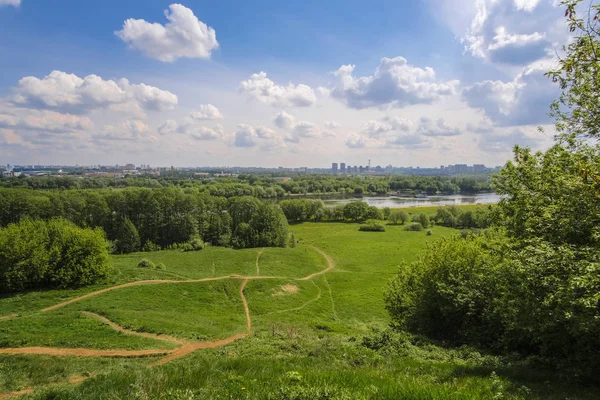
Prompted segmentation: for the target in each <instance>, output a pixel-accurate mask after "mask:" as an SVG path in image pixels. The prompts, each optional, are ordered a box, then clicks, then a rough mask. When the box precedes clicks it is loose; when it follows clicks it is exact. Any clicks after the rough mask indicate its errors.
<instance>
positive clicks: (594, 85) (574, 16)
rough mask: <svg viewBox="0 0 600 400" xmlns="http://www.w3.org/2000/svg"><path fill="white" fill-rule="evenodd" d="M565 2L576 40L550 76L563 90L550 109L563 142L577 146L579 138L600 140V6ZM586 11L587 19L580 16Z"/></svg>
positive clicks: (574, 1)
mask: <svg viewBox="0 0 600 400" xmlns="http://www.w3.org/2000/svg"><path fill="white" fill-rule="evenodd" d="M582 3H583V1H582V0H564V1H562V3H561V4H562V5H563V6H565V8H566V11H565V16H566V17H567V23H568V25H569V29H570V31H571V32H573V33H574V34H575V35H574V38H573V40H572V41H570V42H569V45H568V46H567V47H566V48H564V50H565V53H566V56H565V57H564V58H561V59H560V60H559V64H558V65H559V67H558V68H557V69H555V70H552V71H550V72H548V73H547V75H548V76H549V77H550V78H551V79H552V80H553V81H554V82H558V83H559V85H560V87H561V89H562V90H563V92H562V95H561V96H560V99H559V100H558V101H555V102H554V103H553V104H552V107H551V110H552V112H551V115H552V116H554V117H555V118H556V129H557V131H558V132H559V133H560V134H561V136H562V137H561V139H563V140H567V141H568V142H570V143H572V144H574V143H575V141H576V140H577V139H578V138H594V139H599V138H600V103H599V102H598V93H599V92H600V26H599V24H600V4H594V3H595V2H594V1H591V2H589V4H587V2H586V3H585V6H584V7H585V9H584V10H582V8H581V6H582ZM578 11H584V15H586V17H585V19H584V18H582V17H581V16H580V14H578Z"/></svg>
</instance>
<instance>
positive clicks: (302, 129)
mask: <svg viewBox="0 0 600 400" xmlns="http://www.w3.org/2000/svg"><path fill="white" fill-rule="evenodd" d="M292 134H293V135H294V136H297V137H301V138H314V137H317V136H318V133H317V126H316V125H315V124H313V123H312V122H308V121H300V122H298V123H297V124H296V125H294V128H293V129H292Z"/></svg>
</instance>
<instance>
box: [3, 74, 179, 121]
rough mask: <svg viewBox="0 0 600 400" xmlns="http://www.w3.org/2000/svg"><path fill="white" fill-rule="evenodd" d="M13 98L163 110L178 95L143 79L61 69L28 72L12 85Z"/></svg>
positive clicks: (30, 103) (83, 107)
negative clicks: (107, 77) (133, 81)
mask: <svg viewBox="0 0 600 400" xmlns="http://www.w3.org/2000/svg"><path fill="white" fill-rule="evenodd" d="M12 100H13V102H14V103H15V104H17V105H19V106H21V107H29V108H42V109H52V110H57V111H63V112H73V113H78V114H79V113H86V112H89V111H92V110H95V109H108V108H114V109H117V110H118V109H120V107H123V106H124V107H125V109H133V110H137V109H139V110H155V111H163V110H169V109H173V108H174V107H175V106H176V105H177V102H178V100H177V96H175V95H174V94H173V93H171V92H168V91H166V90H161V89H159V88H156V87H153V86H148V85H145V84H143V83H141V84H137V85H135V84H134V85H132V84H130V83H129V81H128V80H127V79H120V80H118V81H113V80H104V79H102V78H101V77H99V76H97V75H88V76H86V77H84V78H80V77H78V76H77V75H74V74H67V73H65V72H62V71H52V72H51V73H50V75H48V76H46V77H44V78H42V79H38V78H36V77H33V76H27V77H24V78H22V79H21V80H20V81H19V84H18V85H17V87H16V88H15V96H14V97H13V99H12Z"/></svg>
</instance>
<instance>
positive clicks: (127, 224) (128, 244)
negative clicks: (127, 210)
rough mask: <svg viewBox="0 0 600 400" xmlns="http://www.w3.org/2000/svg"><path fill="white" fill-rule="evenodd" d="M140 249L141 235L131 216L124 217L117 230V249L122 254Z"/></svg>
mask: <svg viewBox="0 0 600 400" xmlns="http://www.w3.org/2000/svg"><path fill="white" fill-rule="evenodd" d="M139 249H140V235H139V234H138V231H137V229H136V227H135V225H133V222H131V220H130V219H129V218H127V217H126V218H124V219H123V221H122V222H121V226H120V227H119V231H118V232H117V238H116V240H115V251H116V252H117V253H120V254H127V253H133V252H136V251H138V250H139Z"/></svg>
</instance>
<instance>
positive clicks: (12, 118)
mask: <svg viewBox="0 0 600 400" xmlns="http://www.w3.org/2000/svg"><path fill="white" fill-rule="evenodd" d="M92 127H93V123H92V121H91V120H90V119H89V118H87V117H81V116H78V115H71V114H61V113H57V112H55V111H47V110H30V109H15V108H8V107H7V108H3V109H0V128H11V129H24V130H31V131H46V132H55V133H61V132H83V131H87V130H89V129H91V128H92Z"/></svg>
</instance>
